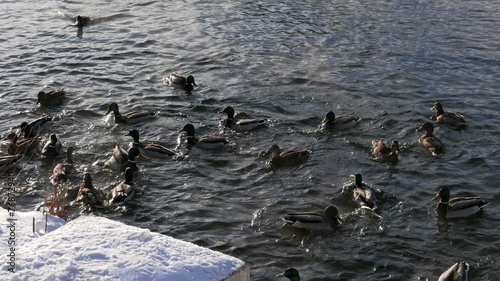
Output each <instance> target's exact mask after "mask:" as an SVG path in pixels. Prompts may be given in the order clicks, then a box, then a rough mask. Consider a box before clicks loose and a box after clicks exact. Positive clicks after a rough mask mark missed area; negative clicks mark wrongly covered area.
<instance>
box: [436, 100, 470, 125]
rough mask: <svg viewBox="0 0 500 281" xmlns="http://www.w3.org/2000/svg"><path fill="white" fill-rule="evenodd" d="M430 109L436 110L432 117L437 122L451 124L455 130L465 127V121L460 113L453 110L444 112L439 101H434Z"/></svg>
mask: <svg viewBox="0 0 500 281" xmlns="http://www.w3.org/2000/svg"><path fill="white" fill-rule="evenodd" d="M431 110H436V113H435V114H434V116H433V119H435V120H436V121H437V122H438V123H446V124H450V125H453V126H454V127H455V128H456V129H457V130H460V129H464V128H465V127H467V123H466V122H465V119H464V116H463V115H462V114H460V113H457V112H453V111H448V112H445V111H444V110H443V105H442V104H441V103H440V102H436V103H434V106H433V107H432V108H431Z"/></svg>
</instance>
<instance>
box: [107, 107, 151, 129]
mask: <svg viewBox="0 0 500 281" xmlns="http://www.w3.org/2000/svg"><path fill="white" fill-rule="evenodd" d="M110 112H113V113H114V115H115V121H116V122H117V123H126V124H136V123H139V122H142V121H144V120H148V119H152V118H154V115H155V114H156V112H154V111H146V110H142V111H132V112H129V113H126V114H123V115H122V114H120V111H119V110H118V104H116V103H115V102H113V103H111V104H110V105H109V107H108V111H107V112H106V114H104V115H108V114H109V113H110Z"/></svg>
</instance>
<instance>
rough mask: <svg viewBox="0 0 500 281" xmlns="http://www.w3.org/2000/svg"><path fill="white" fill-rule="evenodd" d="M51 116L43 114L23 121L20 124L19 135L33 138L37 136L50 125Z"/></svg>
mask: <svg viewBox="0 0 500 281" xmlns="http://www.w3.org/2000/svg"><path fill="white" fill-rule="evenodd" d="M51 121H52V117H50V116H44V117H41V118H38V119H36V120H33V121H31V122H29V123H28V122H23V123H22V124H21V131H20V132H19V137H24V138H27V139H29V138H34V137H36V136H38V135H39V134H40V133H41V132H42V131H44V130H46V129H48V128H49V127H50V124H51Z"/></svg>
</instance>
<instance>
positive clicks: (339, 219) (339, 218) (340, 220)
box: [335, 214, 342, 222]
mask: <svg viewBox="0 0 500 281" xmlns="http://www.w3.org/2000/svg"><path fill="white" fill-rule="evenodd" d="M335 217H336V218H337V220H338V221H339V222H342V218H341V217H340V215H339V214H337V215H336V216H335Z"/></svg>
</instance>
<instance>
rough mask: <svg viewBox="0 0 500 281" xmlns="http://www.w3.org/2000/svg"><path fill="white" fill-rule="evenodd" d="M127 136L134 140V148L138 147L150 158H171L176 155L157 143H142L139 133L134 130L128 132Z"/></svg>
mask: <svg viewBox="0 0 500 281" xmlns="http://www.w3.org/2000/svg"><path fill="white" fill-rule="evenodd" d="M125 136H131V137H132V138H133V139H134V142H133V143H132V147H137V148H140V149H142V151H144V153H145V154H146V155H148V156H150V157H155V158H170V157H172V156H174V155H175V152H174V151H172V150H170V149H168V148H166V147H165V146H163V145H160V144H156V143H141V142H140V141H139V131H137V130H132V131H130V132H128V133H127V134H126V135H125Z"/></svg>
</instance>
